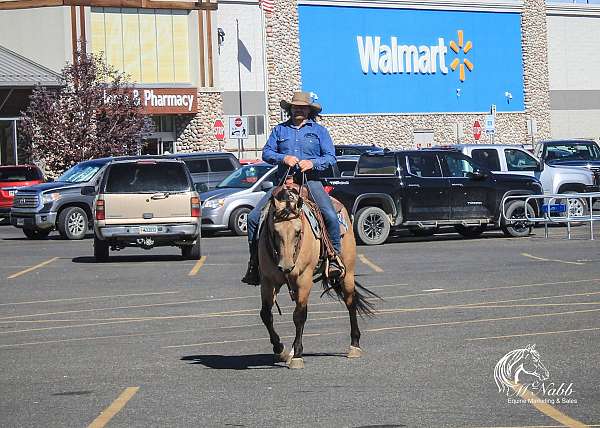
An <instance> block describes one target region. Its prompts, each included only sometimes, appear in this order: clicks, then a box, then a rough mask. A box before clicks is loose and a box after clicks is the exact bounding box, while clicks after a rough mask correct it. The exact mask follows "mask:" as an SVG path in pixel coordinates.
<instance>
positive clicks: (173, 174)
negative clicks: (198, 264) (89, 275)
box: [81, 157, 201, 261]
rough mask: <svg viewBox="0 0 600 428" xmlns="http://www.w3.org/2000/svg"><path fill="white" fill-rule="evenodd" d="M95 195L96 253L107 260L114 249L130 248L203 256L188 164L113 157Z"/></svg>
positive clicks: (85, 190) (91, 190) (196, 200)
mask: <svg viewBox="0 0 600 428" xmlns="http://www.w3.org/2000/svg"><path fill="white" fill-rule="evenodd" d="M81 193H82V194H87V195H95V196H96V199H95V203H94V219H95V221H94V257H95V258H96V260H97V261H106V260H108V257H109V252H110V251H111V250H113V251H119V250H122V249H124V248H126V247H140V248H143V249H146V250H149V249H152V248H155V247H159V246H176V247H179V248H180V249H181V255H182V256H183V257H184V258H186V259H193V260H198V259H200V257H201V242H200V241H201V231H200V223H201V220H200V218H201V208H200V198H199V195H198V193H197V192H196V190H195V188H194V185H193V182H192V177H191V176H190V173H189V171H188V169H187V168H186V166H185V163H183V162H182V161H179V160H176V159H164V158H162V159H160V158H151V157H143V158H137V159H135V158H134V159H119V160H115V161H111V162H110V163H109V164H108V166H107V167H106V169H105V171H104V172H103V174H102V179H101V180H100V184H99V186H98V188H97V189H96V187H93V186H87V187H84V188H83V189H82V190H81Z"/></svg>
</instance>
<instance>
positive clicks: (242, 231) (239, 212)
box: [229, 207, 250, 236]
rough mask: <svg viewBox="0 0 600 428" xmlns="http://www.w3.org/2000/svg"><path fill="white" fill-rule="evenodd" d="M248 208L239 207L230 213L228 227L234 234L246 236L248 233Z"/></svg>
mask: <svg viewBox="0 0 600 428" xmlns="http://www.w3.org/2000/svg"><path fill="white" fill-rule="evenodd" d="M249 213H250V209H249V208H246V207H241V208H238V209H236V210H235V211H234V212H232V213H231V217H229V229H231V230H232V231H233V233H235V234H236V235H239V236H246V235H247V234H248V214H249Z"/></svg>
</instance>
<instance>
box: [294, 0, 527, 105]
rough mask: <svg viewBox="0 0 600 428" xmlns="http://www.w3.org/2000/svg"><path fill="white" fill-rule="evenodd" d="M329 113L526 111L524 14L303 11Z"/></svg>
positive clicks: (307, 51)
mask: <svg viewBox="0 0 600 428" xmlns="http://www.w3.org/2000/svg"><path fill="white" fill-rule="evenodd" d="M298 9H299V19H300V64H301V72H302V87H303V90H305V91H312V92H314V93H316V94H317V95H318V97H319V98H318V101H319V103H320V104H321V105H322V106H323V113H325V114H361V113H434V112H483V111H489V109H490V105H491V104H496V106H497V110H498V111H523V110H524V109H525V108H524V100H523V98H524V95H523V62H522V53H521V21H520V16H519V14H518V13H493V12H456V11H440V10H408V9H384V8H362V7H361V8H358V7H343V6H311V5H305V6H299V8H298Z"/></svg>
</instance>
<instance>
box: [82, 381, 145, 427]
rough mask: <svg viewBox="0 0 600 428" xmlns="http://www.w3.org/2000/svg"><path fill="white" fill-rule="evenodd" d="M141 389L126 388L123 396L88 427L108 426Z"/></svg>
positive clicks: (134, 387) (135, 387)
mask: <svg viewBox="0 0 600 428" xmlns="http://www.w3.org/2000/svg"><path fill="white" fill-rule="evenodd" d="M139 389H140V387H139V386H131V387H129V388H125V391H123V392H122V393H121V395H119V396H118V397H117V399H116V400H115V401H113V402H112V403H111V405H110V406H108V407H107V408H106V409H104V411H103V412H102V413H100V415H99V416H98V417H97V418H96V419H94V421H93V422H92V423H91V424H89V425H88V428H102V427H104V426H106V424H107V423H108V422H109V421H110V420H111V419H112V418H113V416H115V415H116V414H117V413H119V412H120V411H121V409H122V408H123V407H125V404H127V402H128V401H129V400H131V397H133V396H134V395H135V393H136V392H138V390H139Z"/></svg>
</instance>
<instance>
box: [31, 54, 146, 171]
mask: <svg viewBox="0 0 600 428" xmlns="http://www.w3.org/2000/svg"><path fill="white" fill-rule="evenodd" d="M76 58H77V60H76V61H75V63H74V64H69V65H67V66H66V67H65V68H64V69H63V70H62V73H61V76H62V80H63V83H64V85H63V86H62V87H60V88H59V89H58V90H56V89H47V88H44V87H36V88H35V89H34V90H33V93H32V95H31V97H30V103H29V107H28V108H27V111H25V112H21V114H22V116H23V120H22V121H21V133H22V135H23V136H24V137H25V140H26V141H25V150H26V152H27V154H28V155H29V157H30V158H31V159H32V160H33V161H36V162H40V163H42V164H44V166H45V168H46V170H47V171H48V172H49V173H50V174H51V175H53V174H56V173H60V172H62V171H64V170H65V169H67V168H69V167H71V166H73V165H74V164H76V163H78V162H81V161H83V160H88V159H93V158H99V157H106V156H119V155H128V154H135V153H136V152H137V149H138V144H139V141H140V139H141V138H142V137H144V136H147V135H148V134H149V132H150V131H151V129H152V125H151V123H152V122H151V120H150V119H149V118H148V117H146V116H144V115H143V114H142V107H141V105H140V102H139V100H138V99H135V98H134V97H133V85H132V83H131V82H130V81H129V79H128V77H127V76H126V75H125V74H124V73H121V72H118V71H117V70H116V69H114V68H113V67H111V66H109V65H107V64H106V63H105V62H104V61H103V59H102V57H101V56H99V55H94V54H86V53H82V52H79V53H78V54H77V57H76Z"/></svg>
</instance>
